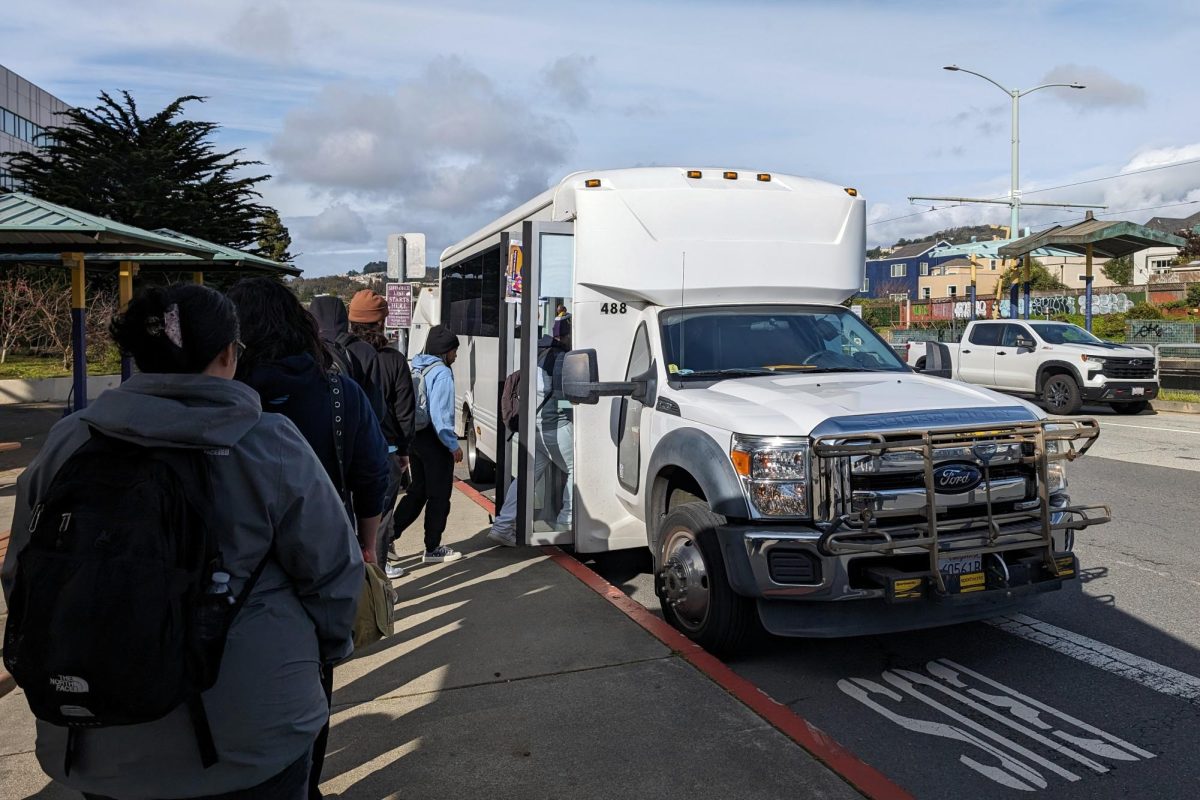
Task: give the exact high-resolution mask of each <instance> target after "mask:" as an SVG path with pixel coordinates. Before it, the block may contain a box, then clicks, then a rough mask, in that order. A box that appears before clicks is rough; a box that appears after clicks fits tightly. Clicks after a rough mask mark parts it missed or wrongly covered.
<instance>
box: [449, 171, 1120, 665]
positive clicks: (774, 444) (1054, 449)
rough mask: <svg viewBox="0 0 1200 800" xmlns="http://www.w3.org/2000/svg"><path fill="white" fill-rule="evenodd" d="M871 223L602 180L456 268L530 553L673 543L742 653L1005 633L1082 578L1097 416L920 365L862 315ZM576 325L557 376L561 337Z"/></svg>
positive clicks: (691, 622)
mask: <svg viewBox="0 0 1200 800" xmlns="http://www.w3.org/2000/svg"><path fill="white" fill-rule="evenodd" d="M864 215H865V204H864V202H863V199H862V198H861V197H858V196H857V192H856V191H855V190H854V189H850V188H844V187H842V186H838V185H834V184H829V183H824V182H821V181H816V180H811V179H808V178H801V177H795V176H791V175H780V174H774V173H770V174H768V173H757V172H745V171H738V170H727V169H696V170H691V169H675V168H648V169H625V170H612V171H597V172H581V173H577V174H574V175H571V176H569V177H567V178H566V179H564V180H563V181H562V182H560V183H559V184H557V185H556V186H554V187H553V188H552V189H550V190H549V191H547V192H545V193H544V194H542V195H540V196H539V197H537V198H535V199H533V200H531V201H530V202H528V203H526V204H525V205H523V206H521V207H520V208H517V209H515V210H514V211H512V212H511V213H510V214H508V215H506V216H504V217H502V218H500V219H498V220H496V221H495V222H493V223H492V224H490V225H488V226H487V227H485V228H484V229H482V230H481V231H479V232H477V233H476V234H474V235H472V236H470V237H468V238H467V239H465V240H463V241H462V242H460V243H459V244H456V245H454V246H452V247H450V248H448V249H446V250H445V252H443V253H442V257H441V321H442V322H444V323H447V324H449V325H450V326H451V327H453V328H454V329H455V331H456V332H457V333H458V334H459V335H460V337H461V338H462V340H463V345H462V347H461V348H460V351H459V358H458V361H457V362H456V363H455V365H454V372H455V380H456V385H457V398H458V402H459V404H460V410H461V412H460V413H461V419H462V420H463V421H464V426H465V427H464V430H463V434H464V435H465V436H466V437H467V440H468V442H467V444H468V448H467V449H468V453H469V459H470V464H471V466H472V474H473V477H475V478H476V479H477V480H487V479H489V478H490V477H491V472H492V467H493V465H496V464H499V466H500V470H499V472H500V480H498V481H497V483H498V491H499V492H503V491H504V488H505V486H506V485H507V484H508V479H509V477H510V476H519V477H520V478H521V479H522V480H520V482H519V483H518V484H516V485H520V486H521V487H523V489H522V492H521V494H522V496H521V497H520V498H519V503H518V507H519V514H518V533H519V535H520V537H521V539H520V540H521V541H522V542H523V543H525V544H559V545H566V546H570V547H573V548H574V549H575V551H576V552H578V553H595V552H600V551H607V550H617V549H624V548H636V547H646V548H649V550H650V553H651V554H652V556H653V562H654V571H655V586H656V591H657V594H658V596H659V598H660V601H661V603H662V607H663V612H664V614H665V616H666V618H667V619H668V620H669V621H670V622H671V623H672V624H674V625H675V626H677V627H678V628H679V629H680V630H682V631H683V632H684V633H686V634H687V635H688V636H690V637H691V638H693V639H694V640H696V641H698V642H700V643H701V644H703V645H704V646H706V647H708V648H710V649H713V650H715V651H730V650H733V649H735V648H736V647H737V646H738V645H739V644H740V643H741V642H742V641H743V637H744V636H745V634H747V633H748V632H750V631H753V630H755V629H757V628H759V627H760V626H761V627H764V628H765V629H766V630H767V631H769V632H771V633H774V634H778V635H785V636H844V635H856V634H866V633H877V632H884V631H893V630H903V629H913V628H921V627H928V626H934V625H942V624H949V623H954V622H960V621H964V620H970V619H978V618H982V617H986V616H990V615H994V614H998V613H1002V612H1004V611H1006V610H1008V609H1009V608H1010V607H1011V606H1012V605H1013V604H1015V603H1020V602H1023V601H1026V600H1028V599H1030V598H1031V597H1033V596H1034V595H1037V594H1039V593H1041V592H1045V591H1049V590H1054V589H1058V588H1060V587H1061V586H1062V585H1064V583H1066V582H1068V581H1072V580H1074V579H1076V577H1077V572H1078V564H1077V562H1076V559H1075V557H1074V556H1073V555H1072V553H1071V550H1072V546H1073V541H1074V533H1075V531H1076V530H1079V529H1082V528H1086V527H1087V526H1088V525H1091V524H1096V523H1098V522H1104V521H1106V520H1107V515H1108V511H1107V509H1106V508H1104V507H1081V506H1076V505H1072V504H1071V502H1070V500H1069V499H1068V497H1067V494H1066V488H1067V479H1066V474H1065V465H1066V462H1067V461H1068V460H1070V459H1072V458H1074V457H1076V456H1077V455H1079V454H1081V453H1082V452H1084V451H1086V450H1087V448H1088V447H1089V446H1090V445H1091V443H1092V442H1093V441H1094V440H1095V438H1096V436H1097V434H1098V427H1097V425H1096V423H1095V421H1094V420H1087V419H1076V420H1072V421H1069V422H1057V421H1055V422H1049V421H1047V420H1046V419H1045V418H1044V415H1043V413H1042V412H1041V411H1040V410H1038V409H1037V408H1036V407H1034V406H1032V405H1031V404H1029V403H1027V402H1025V401H1022V400H1019V399H1016V398H1011V397H1006V396H1004V395H1000V394H996V393H994V392H991V391H988V390H986V389H981V388H978V387H974V386H969V385H967V384H963V383H959V382H955V381H950V380H946V379H945V378H943V377H939V364H938V363H937V362H938V354H937V353H934V354H932V355H931V357H932V362H931V363H930V364H929V365H928V366H929V369H928V370H927V371H926V372H925V373H924V374H916V373H914V372H912V371H911V370H910V369H909V368H908V367H906V366H905V365H904V364H903V363H902V362H901V361H900V359H899V358H898V357H897V356H896V354H895V353H894V352H893V350H892V349H891V348H890V347H889V346H888V345H887V343H886V342H884V341H883V340H882V339H881V338H880V337H879V336H878V335H877V334H876V332H875V331H873V330H872V329H871V328H870V327H869V326H867V325H866V324H865V323H864V322H863V321H862V320H861V319H860V318H859V317H857V316H855V315H854V314H853V313H851V312H850V311H849V310H848V309H847V308H846V307H844V305H842V304H843V302H844V301H845V300H847V298H849V297H851V296H852V295H853V294H854V293H855V292H856V291H857V290H858V289H859V287H860V286H861V284H862V279H863V270H864V257H863V253H864V249H865V248H864V241H865V233H864V231H865V227H864ZM565 316H569V318H570V320H571V323H572V334H573V342H572V343H571V346H572V348H573V350H572V352H570V353H569V354H567V355H565V356H564V357H562V358H561V359H560V368H559V369H558V370H555V374H553V375H550V374H547V373H546V370H544V369H543V366H544V365H546V364H548V363H550V362H549V361H547V360H542V361H541V365H539V358H538V339H539V337H544V336H546V335H547V334H549V333H550V332H551V331H552V327H553V325H554V322H555V320H556V319H560V318H563V317H565ZM518 325H519V327H520V330H521V332H522V333H521V335H520V338H519V339H518V338H517V337H516V336H515V333H516V331H517V329H518ZM935 350H936V348H935ZM514 369H520V370H521V374H522V392H521V397H522V401H521V402H522V407H521V414H520V424H519V431H517V433H516V435H515V436H512V437H510V435H509V432H508V431H506V430H505V429H504V427H503V424H502V422H501V421H500V420H499V419H498V414H497V408H498V406H499V400H498V398H499V395H500V392H501V387H502V384H503V381H504V378H505V376H506V375H507V374H508V373H509V372H510V371H512V370H514ZM539 370H541V371H542V374H541V375H540V376H539V375H536V374H535V373H536V372H537V371H539ZM942 374H944V373H942ZM539 386H542V387H545V386H549V387H550V390H551V394H550V395H549V396H548V397H547V396H546V393H545V391H542V392H539V390H538V387H539ZM551 428H552V429H551ZM510 441H511V445H509V444H507V443H508V442H510ZM543 443H545V444H543ZM550 450H553V451H554V454H553V457H551V456H550V455H549V452H550ZM510 454H511V457H510ZM564 458H565V459H566V460H567V463H565V464H563V463H562V462H563V460H564ZM514 462H515V463H514ZM547 464H550V466H549V467H545V466H544V465H547ZM564 466H565V467H567V469H565V470H564V469H562V467H564ZM535 476H537V478H538V479H537V480H532V479H531V478H534V477H535ZM564 490H565V491H564Z"/></svg>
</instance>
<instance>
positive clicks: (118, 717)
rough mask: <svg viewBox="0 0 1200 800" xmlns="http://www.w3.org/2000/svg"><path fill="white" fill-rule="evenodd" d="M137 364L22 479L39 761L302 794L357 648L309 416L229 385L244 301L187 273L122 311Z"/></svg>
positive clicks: (133, 779) (79, 776)
mask: <svg viewBox="0 0 1200 800" xmlns="http://www.w3.org/2000/svg"><path fill="white" fill-rule="evenodd" d="M111 330H112V333H113V338H114V339H115V340H116V342H117V344H118V345H119V346H120V347H121V349H122V351H123V352H125V353H128V354H130V355H132V356H133V358H134V360H135V362H136V364H137V367H138V369H139V371H140V372H139V374H137V375H135V376H133V377H132V378H131V379H130V380H128V381H126V382H125V383H124V384H122V385H121V386H120V387H119V388H116V389H111V390H109V391H107V392H105V393H104V394H103V395H101V396H100V397H99V398H97V400H96V401H95V402H94V403H93V404H92V405H90V406H89V407H88V408H87V409H85V410H83V411H80V412H78V413H76V414H73V415H71V416H69V417H67V418H65V419H63V420H62V421H61V422H59V423H58V424H57V425H55V427H54V429H53V430H52V431H51V433H50V436H49V438H48V439H47V442H46V444H45V446H44V447H43V448H42V450H41V452H40V453H39V454H38V457H37V458H36V459H35V460H34V462H33V463H32V464H31V465H30V467H29V469H28V470H26V471H25V473H24V474H23V475H22V476H21V478H20V479H19V481H18V487H17V489H18V491H17V505H16V513H15V515H14V518H13V524H12V531H13V533H12V541H11V544H10V548H9V551H8V555H7V558H6V559H5V562H4V566H3V570H2V573H0V577H2V578H3V585H4V591H5V595H6V597H7V600H8V606H9V618H8V623H7V627H6V629H5V642H4V660H5V666H6V667H7V668H8V669H9V670H10V671H11V672H12V674H13V676H14V677H15V678H16V680H17V682H18V684H19V685H20V686H21V687H22V688H23V689H24V690H25V694H26V699H27V701H28V702H29V705H30V708H31V709H32V710H33V712H34V714H35V716H36V717H38V721H37V728H38V735H37V745H36V747H37V751H36V754H37V758H38V761H39V762H40V764H41V766H42V769H43V770H45V771H46V773H47V774H48V775H50V776H51V777H52V778H54V779H55V780H57V781H59V782H60V783H62V784H65V785H66V786H68V787H70V788H73V789H76V790H78V791H81V792H83V793H84V795H85V797H91V798H117V799H118V800H121V799H122V798H183V797H189V798H194V797H202V798H209V799H210V800H214V799H216V798H221V799H222V800H225V799H232V798H251V797H253V798H260V799H262V800H275V799H276V798H280V799H282V798H288V800H292V798H298V797H301V796H303V794H304V793H305V791H306V784H307V779H308V773H309V760H310V755H311V752H312V746H313V741H314V739H315V738H316V736H317V733H318V731H319V730H320V729H321V726H322V725H323V724H324V723H325V720H326V719H327V717H328V706H327V705H326V700H325V695H324V692H323V691H322V688H321V680H320V673H319V669H318V667H319V665H320V664H321V663H327V662H334V661H337V660H340V659H342V658H345V657H346V656H348V655H349V654H350V652H351V627H352V625H353V622H354V617H355V610H356V605H357V601H358V596H359V591H360V589H361V587H362V584H363V561H362V554H361V549H360V548H359V546H358V544H357V542H356V541H355V537H354V530H353V528H352V526H351V525H350V522H349V520H348V519H347V517H346V514H345V512H344V510H343V509H342V504H341V500H340V498H339V496H338V492H337V490H336V489H335V488H334V486H333V484H332V482H331V481H330V480H329V478H328V476H327V475H326V472H325V470H324V468H323V467H322V466H321V462H320V461H319V460H318V459H317V457H316V456H315V455H314V454H313V451H312V449H311V448H310V447H309V445H308V443H307V442H305V440H304V438H303V437H302V436H301V434H300V432H299V431H298V430H297V429H296V426H295V425H294V424H293V423H292V422H291V421H290V420H288V419H287V418H286V417H284V416H283V415H280V414H263V413H262V410H261V408H260V405H259V399H258V396H257V395H256V394H255V392H254V391H253V390H252V389H250V388H249V387H248V386H246V385H245V384H242V383H239V382H236V381H234V380H233V377H234V374H235V372H236V369H237V363H238V358H239V356H240V354H241V350H242V343H241V342H240V341H239V330H238V320H237V315H236V311H235V309H234V306H233V303H232V302H230V301H229V299H228V298H226V297H224V296H222V295H221V294H220V293H218V292H215V291H213V290H212V289H209V288H207V287H203V286H195V285H190V284H186V285H177V286H172V287H170V288H166V289H150V290H147V291H145V292H143V293H141V294H139V295H138V296H137V297H135V298H134V299H133V300H132V301H131V302H130V303H129V306H128V308H127V309H126V311H125V312H124V313H123V314H122V315H120V316H119V317H117V319H115V320H114V321H113V323H112V326H111Z"/></svg>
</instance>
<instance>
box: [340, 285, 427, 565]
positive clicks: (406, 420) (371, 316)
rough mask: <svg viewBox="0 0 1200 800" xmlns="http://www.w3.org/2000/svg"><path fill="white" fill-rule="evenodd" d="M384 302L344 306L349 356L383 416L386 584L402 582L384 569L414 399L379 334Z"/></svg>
mask: <svg viewBox="0 0 1200 800" xmlns="http://www.w3.org/2000/svg"><path fill="white" fill-rule="evenodd" d="M387 312H388V308H387V301H386V300H384V299H383V298H382V297H380V296H379V295H378V294H376V293H375V292H372V291H371V290H370V289H363V290H362V291H361V292H358V293H357V294H355V295H354V297H353V298H352V299H351V300H350V315H349V316H350V337H351V342H350V346H349V349H350V352H351V353H353V354H354V355H355V356H357V357H358V358H359V360H361V361H362V362H363V363H365V364H367V375H368V377H369V379H370V380H371V382H372V383H374V384H375V386H377V387H379V390H380V391H381V392H382V393H383V415H382V416H381V417H380V418H379V423H380V425H381V426H382V427H383V438H384V439H386V440H387V443H388V452H389V453H390V460H391V474H390V475H389V477H388V489H387V496H386V497H385V498H384V502H383V518H382V520H381V521H380V523H379V539H378V541H379V547H378V549H377V552H376V555H377V556H378V558H379V563H380V564H383V565H386V566H385V568H384V572H385V573H386V574H387V576H388V577H389V578H393V579H395V578H402V577H404V568H403V567H401V566H400V565H399V564H388V563H387V553H388V548H389V547H390V546H391V543H392V539H393V538H394V537H395V512H396V501H397V499H399V497H400V490H401V488H403V487H404V486H405V480H406V479H407V478H408V476H409V456H408V448H409V443H410V442H411V441H412V437H413V426H414V417H415V415H416V398H415V397H414V395H413V379H412V372H410V371H409V368H408V358H407V357H406V356H405V355H404V353H401V352H400V351H399V350H397V349H395V348H394V347H392V346H391V345H390V344H389V343H388V340H387V337H385V336H384V333H383V321H384V320H385V319H386V318H387Z"/></svg>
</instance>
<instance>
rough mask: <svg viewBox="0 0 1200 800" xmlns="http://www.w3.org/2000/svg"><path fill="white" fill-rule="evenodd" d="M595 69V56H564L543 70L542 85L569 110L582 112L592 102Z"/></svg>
mask: <svg viewBox="0 0 1200 800" xmlns="http://www.w3.org/2000/svg"><path fill="white" fill-rule="evenodd" d="M595 69H596V58H595V56H582V55H579V54H578V53H576V54H573V55H569V56H563V57H562V58H558V59H555V61H554V63H552V64H551V65H550V66H548V67H546V68H545V69H543V70H542V83H543V84H544V85H545V86H546V88H548V89H549V90H550V91H551V92H552V93H553V94H554V95H555V97H557V98H558V100H559V101H560V102H561V103H562V104H563V105H565V106H566V107H567V108H569V109H571V110H572V111H581V110H583V109H585V108H587V107H588V105H589V104H590V103H591V101H592V89H591V84H592V81H593V80H594V79H595V74H594V73H595Z"/></svg>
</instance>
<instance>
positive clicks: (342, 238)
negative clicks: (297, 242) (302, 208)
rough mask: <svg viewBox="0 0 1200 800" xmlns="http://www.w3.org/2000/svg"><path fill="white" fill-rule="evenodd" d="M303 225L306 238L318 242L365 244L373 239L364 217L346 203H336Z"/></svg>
mask: <svg viewBox="0 0 1200 800" xmlns="http://www.w3.org/2000/svg"><path fill="white" fill-rule="evenodd" d="M302 225H303V235H304V237H305V238H306V239H312V240H315V241H318V242H344V243H349V244H365V243H366V242H368V241H370V239H371V234H370V232H369V231H368V230H367V226H366V224H365V223H364V222H363V219H362V217H360V216H359V215H358V213H357V212H356V211H355V210H354V209H352V208H350V206H348V205H346V204H345V203H334V204H333V205H331V206H330V207H329V208H327V209H325V210H324V211H322V212H321V213H320V214H318V215H317V216H315V217H313V218H312V219H310V220H306V221H305V222H303V223H302Z"/></svg>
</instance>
